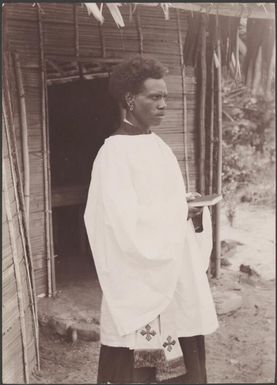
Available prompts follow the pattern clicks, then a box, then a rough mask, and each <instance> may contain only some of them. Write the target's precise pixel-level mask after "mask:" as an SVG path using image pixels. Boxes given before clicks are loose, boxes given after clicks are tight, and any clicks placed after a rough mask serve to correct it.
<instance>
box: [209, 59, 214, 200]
mask: <svg viewBox="0 0 277 385" xmlns="http://www.w3.org/2000/svg"><path fill="white" fill-rule="evenodd" d="M210 76H211V88H210V122H209V123H210V124H209V128H210V129H209V139H210V140H209V142H210V152H209V194H212V193H213V167H214V164H213V156H214V56H213V54H212V55H211V68H210Z"/></svg>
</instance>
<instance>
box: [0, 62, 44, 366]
mask: <svg viewBox="0 0 277 385" xmlns="http://www.w3.org/2000/svg"><path fill="white" fill-rule="evenodd" d="M5 63H6V65H5V66H4V68H5V69H6V71H8V68H10V67H9V66H8V63H9V60H8V55H6V56H5ZM9 90H10V86H9V74H8V73H7V72H5V76H4V103H3V118H4V122H5V127H6V137H7V144H8V151H9V156H10V158H11V159H13V160H14V162H13V167H14V168H13V167H12V168H11V172H12V178H13V184H14V186H16V185H17V186H18V188H17V189H16V190H15V199H16V205H17V212H18V221H19V230H20V235H21V238H22V244H23V251H24V258H25V264H26V273H27V279H28V284H29V291H30V298H31V309H32V314H33V325H34V332H35V347H36V358H37V369H38V370H40V356H39V331H38V312H37V303H36V288H35V277H34V266H33V260H32V250H31V242H30V236H29V231H28V229H27V223H26V216H25V206H24V204H25V200H24V194H23V187H22V182H21V177H20V170H19V162H18V151H17V145H16V134H15V128H14V123H13V114H12V103H11V97H10V93H9ZM9 122H10V123H9ZM10 136H11V137H12V138H11V137H10ZM15 174H16V175H17V177H16V175H15ZM21 213H23V215H21Z"/></svg>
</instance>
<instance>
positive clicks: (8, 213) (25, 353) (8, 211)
mask: <svg viewBox="0 0 277 385" xmlns="http://www.w3.org/2000/svg"><path fill="white" fill-rule="evenodd" d="M10 161H11V160H10ZM4 163H5V162H4ZM3 166H4V167H2V171H3V179H2V182H3V192H4V201H5V208H6V216H7V222H8V228H9V234H10V241H11V249H12V258H13V265H14V273H15V282H16V292H17V301H18V309H19V320H20V331H21V340H22V350H23V365H24V378H25V381H26V383H27V384H29V382H30V378H29V364H28V351H27V336H26V323H25V316H24V301H23V291H22V282H21V273H20V265H19V258H18V253H17V245H16V237H15V231H14V228H13V220H12V212H11V206H10V201H9V196H8V187H7V182H6V170H5V164H4V165H3ZM15 188H16V186H14V189H15Z"/></svg>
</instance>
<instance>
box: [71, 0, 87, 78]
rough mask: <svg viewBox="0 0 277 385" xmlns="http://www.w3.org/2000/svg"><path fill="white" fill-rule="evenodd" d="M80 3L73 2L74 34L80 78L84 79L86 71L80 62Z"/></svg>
mask: <svg viewBox="0 0 277 385" xmlns="http://www.w3.org/2000/svg"><path fill="white" fill-rule="evenodd" d="M78 6H79V5H78V4H76V3H75V4H73V9H74V35H75V55H76V59H77V66H78V68H79V75H80V78H81V79H83V77H84V71H83V66H82V63H80V62H79V56H80V34H79V21H78Z"/></svg>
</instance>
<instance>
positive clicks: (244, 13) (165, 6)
mask: <svg viewBox="0 0 277 385" xmlns="http://www.w3.org/2000/svg"><path fill="white" fill-rule="evenodd" d="M84 4H85V5H86V7H87V9H88V12H89V13H91V14H93V15H94V17H95V18H96V19H97V20H98V21H100V22H101V23H103V22H104V17H103V15H102V9H103V5H104V4H105V5H106V6H107V7H108V8H109V10H110V12H111V14H112V16H113V18H114V20H115V22H116V24H117V26H118V27H124V20H123V18H122V16H121V13H120V7H122V6H127V7H129V8H130V11H131V14H132V13H135V10H136V8H137V7H141V6H152V7H161V8H162V10H163V12H164V15H165V18H166V19H168V18H169V17H170V9H171V8H178V9H183V10H185V11H190V12H192V13H193V12H197V13H199V12H200V13H208V14H216V15H220V16H230V17H243V18H257V19H274V18H275V3H185V2H182V3H131V2H130V3H84Z"/></svg>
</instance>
